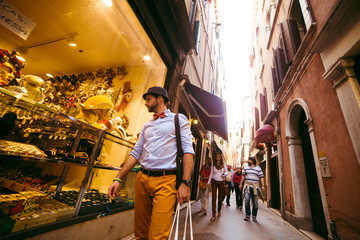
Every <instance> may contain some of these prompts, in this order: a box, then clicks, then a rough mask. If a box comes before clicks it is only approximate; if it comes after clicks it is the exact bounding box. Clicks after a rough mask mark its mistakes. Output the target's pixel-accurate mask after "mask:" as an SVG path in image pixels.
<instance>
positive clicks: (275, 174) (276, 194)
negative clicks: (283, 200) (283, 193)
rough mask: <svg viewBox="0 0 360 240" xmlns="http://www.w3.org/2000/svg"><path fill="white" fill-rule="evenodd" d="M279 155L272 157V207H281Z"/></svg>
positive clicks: (270, 164) (270, 166)
mask: <svg viewBox="0 0 360 240" xmlns="http://www.w3.org/2000/svg"><path fill="white" fill-rule="evenodd" d="M278 167H279V166H278V158H277V156H275V157H273V158H271V159H270V162H269V168H270V176H269V177H270V189H271V201H270V203H269V204H270V207H272V208H275V209H280V185H279V168H278Z"/></svg>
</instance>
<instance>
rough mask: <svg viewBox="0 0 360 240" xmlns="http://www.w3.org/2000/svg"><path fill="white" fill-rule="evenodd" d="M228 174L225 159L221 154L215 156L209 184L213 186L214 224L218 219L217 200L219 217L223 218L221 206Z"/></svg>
mask: <svg viewBox="0 0 360 240" xmlns="http://www.w3.org/2000/svg"><path fill="white" fill-rule="evenodd" d="M227 174H228V172H227V167H226V166H225V165H224V161H223V157H222V154H221V153H217V154H216V155H215V159H214V163H213V165H212V166H211V173H210V177H209V181H208V184H211V193H212V194H211V195H212V199H211V200H212V217H211V218H210V221H211V222H213V221H215V219H216V198H217V199H218V201H217V205H218V215H217V217H221V204H222V200H223V196H224V185H225V176H226V175H227Z"/></svg>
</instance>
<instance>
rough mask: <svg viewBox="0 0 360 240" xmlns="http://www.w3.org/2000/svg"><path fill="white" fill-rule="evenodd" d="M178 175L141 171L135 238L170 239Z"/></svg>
mask: <svg viewBox="0 0 360 240" xmlns="http://www.w3.org/2000/svg"><path fill="white" fill-rule="evenodd" d="M175 185H176V176H175V175H167V176H161V177H149V176H148V175H146V174H144V173H142V172H139V173H138V174H137V176H136V192H135V206H134V207H135V238H136V239H141V240H145V239H149V240H155V239H156V240H158V239H162V240H163V239H168V237H169V234H170V228H171V224H172V218H173V215H172V213H173V211H174V207H175V201H176V188H175Z"/></svg>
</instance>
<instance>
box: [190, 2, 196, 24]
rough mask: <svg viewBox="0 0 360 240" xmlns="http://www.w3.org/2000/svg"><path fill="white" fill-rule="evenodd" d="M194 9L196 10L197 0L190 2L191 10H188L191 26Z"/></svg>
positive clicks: (194, 13)
mask: <svg viewBox="0 0 360 240" xmlns="http://www.w3.org/2000/svg"><path fill="white" fill-rule="evenodd" d="M196 10H197V2H192V3H191V10H190V19H189V21H190V25H191V26H192V25H193V24H194V20H195V15H196Z"/></svg>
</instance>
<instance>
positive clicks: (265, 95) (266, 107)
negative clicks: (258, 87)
mask: <svg viewBox="0 0 360 240" xmlns="http://www.w3.org/2000/svg"><path fill="white" fill-rule="evenodd" d="M264 106H265V108H264V109H265V116H266V114H267V113H268V111H269V109H268V101H267V91H266V88H264Z"/></svg>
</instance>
